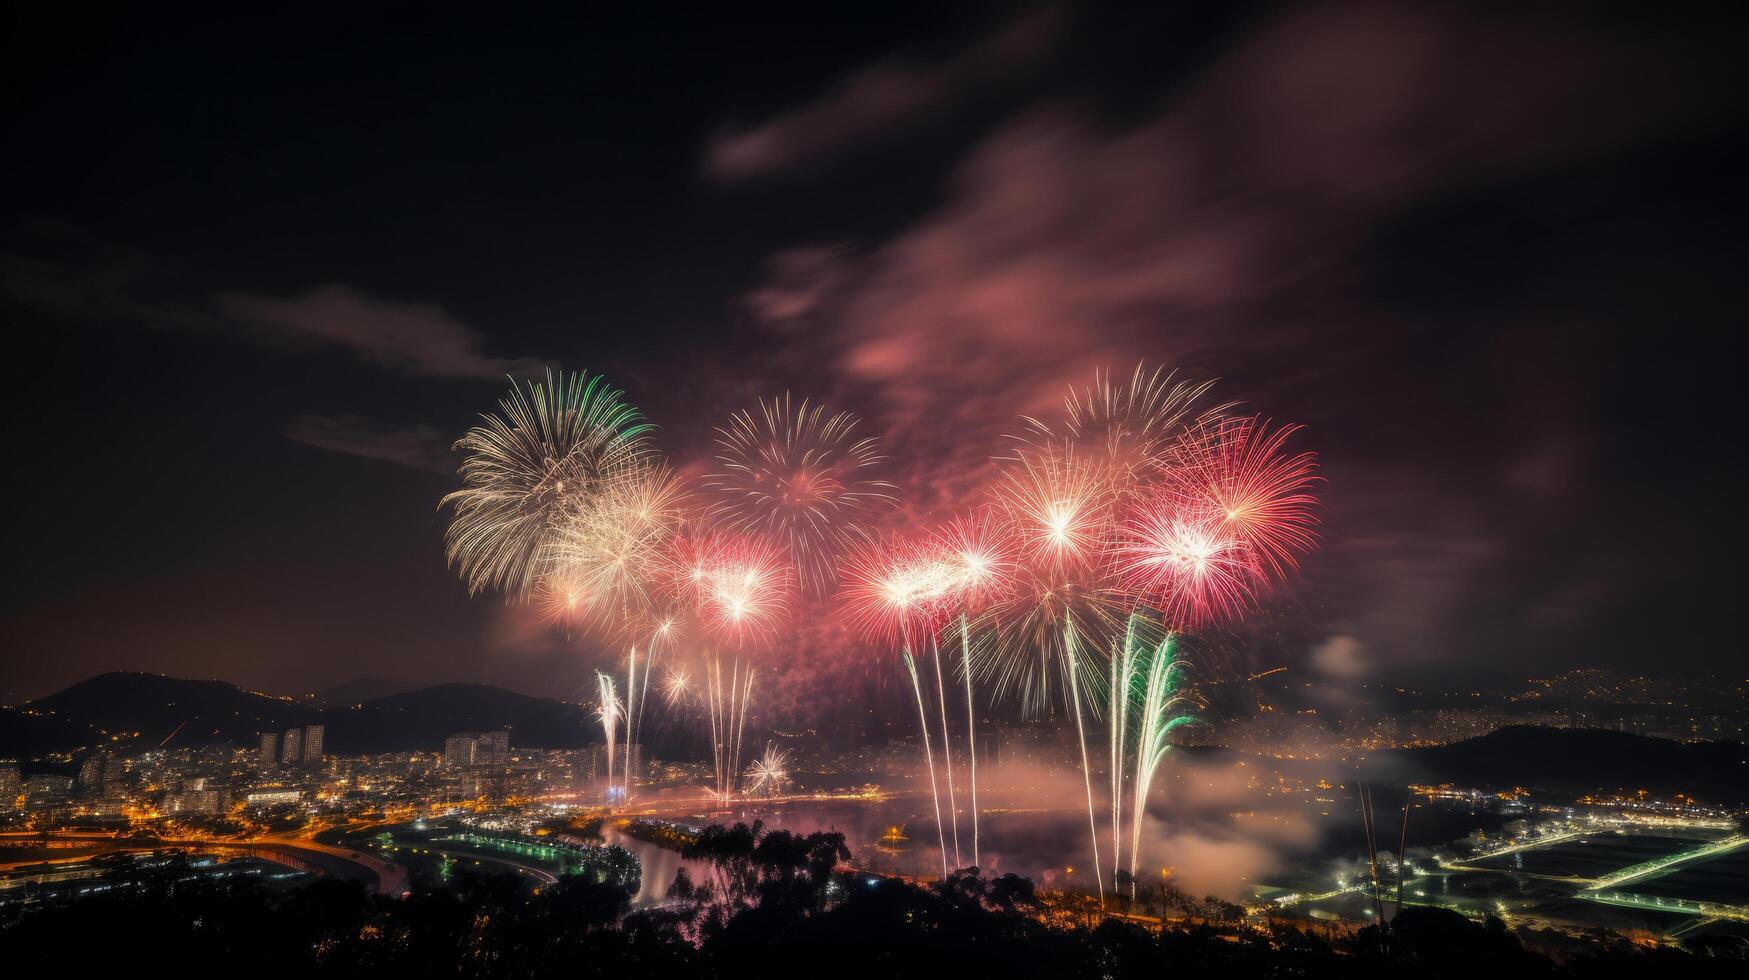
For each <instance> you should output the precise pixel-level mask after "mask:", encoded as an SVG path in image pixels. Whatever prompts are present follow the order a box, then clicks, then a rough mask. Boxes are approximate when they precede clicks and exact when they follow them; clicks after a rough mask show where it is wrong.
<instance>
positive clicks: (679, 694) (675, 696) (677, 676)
mask: <svg viewBox="0 0 1749 980" xmlns="http://www.w3.org/2000/svg"><path fill="white" fill-rule="evenodd" d="M691 693H692V674H691V673H690V672H689V671H687V670H686V669H685V668H682V667H675V668H670V669H669V671H668V673H667V675H666V676H664V677H663V678H662V700H663V701H664V702H665V703H666V704H667V705H668V706H669V707H670V708H672V707H674V706H675V705H678V704H682V703H684V702H685V701H686V699H687V697H688V695H690V694H691Z"/></svg>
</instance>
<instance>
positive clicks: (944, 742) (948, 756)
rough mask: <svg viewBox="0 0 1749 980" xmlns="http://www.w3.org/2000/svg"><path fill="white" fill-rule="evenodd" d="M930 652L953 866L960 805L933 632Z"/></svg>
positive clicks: (937, 642)
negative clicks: (939, 721)
mask: <svg viewBox="0 0 1749 980" xmlns="http://www.w3.org/2000/svg"><path fill="white" fill-rule="evenodd" d="M929 652H930V655H931V656H933V657H934V658H935V703H936V704H937V705H938V706H940V708H941V768H942V769H943V770H944V771H945V772H946V773H947V812H948V813H950V814H952V815H953V866H954V867H955V868H963V867H965V865H963V864H961V863H960V805H959V796H958V794H957V793H956V792H955V791H954V786H953V738H952V736H951V735H950V734H949V733H948V730H947V683H946V682H945V681H944V680H943V679H942V676H941V642H940V638H939V637H937V636H935V635H933V634H931V635H930V637H929Z"/></svg>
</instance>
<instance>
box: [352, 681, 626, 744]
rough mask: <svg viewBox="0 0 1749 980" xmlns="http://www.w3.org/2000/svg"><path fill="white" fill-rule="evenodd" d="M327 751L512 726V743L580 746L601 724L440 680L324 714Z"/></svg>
mask: <svg viewBox="0 0 1749 980" xmlns="http://www.w3.org/2000/svg"><path fill="white" fill-rule="evenodd" d="M322 720H323V722H324V723H325V724H326V725H327V726H328V730H327V733H326V734H327V739H328V743H327V744H328V750H329V751H331V752H334V753H338V754H343V755H353V754H361V753H370V752H407V751H414V750H431V749H437V748H442V747H443V739H444V737H445V736H447V735H452V734H454V733H456V732H478V731H489V730H492V729H498V728H508V729H510V744H511V745H513V746H521V747H526V748H545V749H566V748H577V747H579V746H581V745H583V744H585V743H586V742H589V741H591V740H594V739H596V738H598V737H599V728H600V726H599V725H597V724H595V723H594V721H593V716H592V715H591V714H590V713H589V711H588V710H587V709H585V708H583V707H581V706H579V705H575V704H566V703H565V702H563V701H554V700H552V699H550V698H534V697H529V696H528V695H526V694H517V693H515V692H514V691H506V690H504V689H503V688H497V687H485V686H483V685H479V684H439V685H438V686H436V687H427V688H421V689H420V690H417V691H408V692H406V693H405V694H396V695H392V696H390V697H386V698H378V699H377V700H374V701H367V702H365V703H363V704H362V705H359V706H358V707H355V708H354V707H347V708H333V709H330V710H328V711H325V712H323V713H322Z"/></svg>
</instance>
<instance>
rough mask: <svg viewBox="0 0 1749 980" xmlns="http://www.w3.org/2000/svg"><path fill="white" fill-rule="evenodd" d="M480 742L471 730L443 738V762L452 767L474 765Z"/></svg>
mask: <svg viewBox="0 0 1749 980" xmlns="http://www.w3.org/2000/svg"><path fill="white" fill-rule="evenodd" d="M478 744H479V743H478V742H477V741H476V740H475V736H474V735H473V733H471V732H464V733H462V734H460V735H451V736H450V737H448V738H446V739H444V740H443V764H444V765H445V766H448V767H452V768H453V767H457V766H471V765H473V764H474V753H475V751H476V748H477V746H478Z"/></svg>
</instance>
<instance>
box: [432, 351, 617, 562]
mask: <svg viewBox="0 0 1749 980" xmlns="http://www.w3.org/2000/svg"><path fill="white" fill-rule="evenodd" d="M620 399H621V392H619V391H618V390H616V389H614V388H611V387H608V386H607V385H606V384H605V383H604V382H603V381H602V379H601V378H600V377H590V376H589V375H588V374H585V373H581V372H579V373H576V374H571V375H566V374H564V373H563V372H558V373H555V372H551V371H549V372H548V373H547V379H546V383H545V384H542V383H540V382H536V381H528V382H525V383H520V384H519V383H517V382H514V381H513V382H512V383H511V387H510V394H509V395H508V396H507V397H505V398H504V399H503V400H501V401H500V402H499V403H498V405H499V412H498V413H497V414H491V415H483V416H481V424H479V425H476V426H474V427H473V428H471V429H469V430H468V431H467V433H466V434H465V435H463V436H462V438H461V439H460V440H459V441H458V442H457V443H456V444H455V448H456V449H457V450H459V451H460V452H461V453H462V463H461V468H460V472H461V476H462V487H461V489H460V490H456V491H455V492H453V493H450V494H447V495H445V496H444V498H443V500H442V501H441V503H440V504H439V506H440V507H441V506H445V505H447V506H449V507H451V508H452V516H451V520H450V524H449V527H448V529H447V530H446V531H445V534H444V541H445V550H446V553H447V556H448V560H449V563H450V565H451V566H453V567H455V568H456V569H458V570H459V571H460V573H461V576H462V579H463V580H464V581H466V582H467V584H468V589H469V591H470V592H480V591H483V590H485V589H488V588H495V589H498V590H500V591H502V592H504V593H506V594H507V595H512V596H525V595H527V594H528V593H529V591H530V590H531V588H532V587H533V585H534V584H535V581H536V579H537V578H538V576H539V575H540V573H541V572H542V571H543V570H544V565H545V562H546V559H547V557H548V549H549V547H550V545H551V543H552V532H553V529H554V528H555V527H557V526H559V525H560V524H562V523H563V518H564V516H565V514H566V512H567V511H568V510H569V509H571V508H572V507H574V506H575V505H576V504H577V503H578V502H579V501H582V500H585V499H587V498H588V497H590V496H591V495H594V494H596V493H599V492H600V491H601V490H602V488H604V487H607V486H611V485H613V484H614V483H615V482H616V481H618V480H620V479H623V478H624V476H625V474H626V473H627V472H629V471H631V470H633V469H634V468H635V465H636V464H637V463H638V462H639V461H640V460H642V459H643V458H644V457H645V455H646V454H647V453H648V452H649V446H648V436H649V432H650V426H649V425H647V424H645V423H644V422H642V421H641V416H640V415H639V414H638V410H637V409H636V408H633V407H632V406H630V405H627V404H625V403H624V402H622V401H621V400H620Z"/></svg>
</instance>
